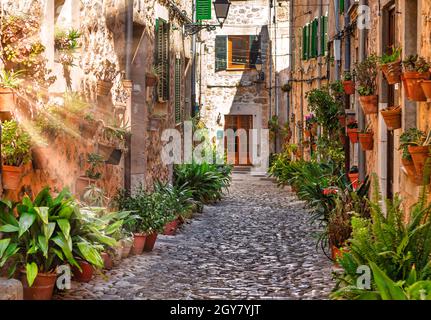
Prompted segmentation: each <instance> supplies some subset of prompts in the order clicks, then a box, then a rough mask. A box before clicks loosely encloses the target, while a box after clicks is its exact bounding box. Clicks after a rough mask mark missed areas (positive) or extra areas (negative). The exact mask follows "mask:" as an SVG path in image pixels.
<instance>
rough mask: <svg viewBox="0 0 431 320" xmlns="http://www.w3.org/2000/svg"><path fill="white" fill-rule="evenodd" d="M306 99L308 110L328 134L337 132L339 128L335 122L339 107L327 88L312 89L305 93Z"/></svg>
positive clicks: (336, 121)
mask: <svg viewBox="0 0 431 320" xmlns="http://www.w3.org/2000/svg"><path fill="white" fill-rule="evenodd" d="M306 99H307V102H308V109H309V110H310V112H312V113H313V114H314V115H315V116H316V118H317V122H318V123H319V124H320V125H321V126H323V127H324V128H325V129H326V130H328V131H329V133H330V134H331V133H334V132H335V131H337V130H338V128H339V124H338V120H337V115H338V113H339V106H338V103H337V102H336V101H335V99H334V98H333V97H332V96H331V94H330V91H329V88H328V87H323V88H321V89H312V90H310V91H308V92H307V93H306Z"/></svg>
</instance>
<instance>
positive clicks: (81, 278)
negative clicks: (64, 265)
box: [72, 260, 94, 282]
mask: <svg viewBox="0 0 431 320" xmlns="http://www.w3.org/2000/svg"><path fill="white" fill-rule="evenodd" d="M78 263H79V266H80V267H81V269H82V271H80V270H79V269H78V268H77V267H75V266H73V267H72V273H73V280H75V281H78V282H90V281H91V279H93V274H94V267H93V266H92V265H91V264H90V263H89V262H87V261H82V260H81V261H79V262H78Z"/></svg>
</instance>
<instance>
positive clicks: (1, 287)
mask: <svg viewBox="0 0 431 320" xmlns="http://www.w3.org/2000/svg"><path fill="white" fill-rule="evenodd" d="M22 299H23V289H22V284H21V282H20V281H18V280H15V279H5V278H0V300H22Z"/></svg>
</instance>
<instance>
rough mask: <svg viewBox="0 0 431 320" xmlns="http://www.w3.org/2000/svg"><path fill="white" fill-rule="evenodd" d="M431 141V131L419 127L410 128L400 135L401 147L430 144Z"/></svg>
mask: <svg viewBox="0 0 431 320" xmlns="http://www.w3.org/2000/svg"><path fill="white" fill-rule="evenodd" d="M430 143H431V131H430V132H428V133H425V132H423V131H422V130H419V129H417V128H410V129H408V130H406V131H405V132H403V133H402V134H401V136H400V147H401V148H404V147H408V146H429V145H430Z"/></svg>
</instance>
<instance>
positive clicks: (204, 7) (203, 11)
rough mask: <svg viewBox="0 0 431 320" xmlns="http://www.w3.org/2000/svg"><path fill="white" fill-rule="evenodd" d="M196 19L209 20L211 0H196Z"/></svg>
mask: <svg viewBox="0 0 431 320" xmlns="http://www.w3.org/2000/svg"><path fill="white" fill-rule="evenodd" d="M196 19H197V20H211V0H196Z"/></svg>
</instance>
